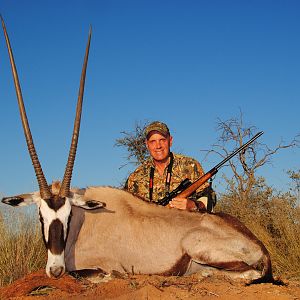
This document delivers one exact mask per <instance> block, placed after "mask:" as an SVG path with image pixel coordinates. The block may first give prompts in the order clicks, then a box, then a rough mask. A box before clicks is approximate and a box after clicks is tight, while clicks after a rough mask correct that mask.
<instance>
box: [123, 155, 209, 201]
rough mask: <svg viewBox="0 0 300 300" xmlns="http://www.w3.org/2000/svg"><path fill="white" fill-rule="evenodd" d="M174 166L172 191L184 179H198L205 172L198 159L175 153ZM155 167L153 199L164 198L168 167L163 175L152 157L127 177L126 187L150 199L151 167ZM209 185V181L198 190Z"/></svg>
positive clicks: (171, 183)
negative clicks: (156, 167)
mask: <svg viewBox="0 0 300 300" xmlns="http://www.w3.org/2000/svg"><path fill="white" fill-rule="evenodd" d="M173 156H174V160H173V167H172V176H171V182H170V191H172V190H174V189H175V188H177V186H178V185H179V184H180V183H181V181H183V180H184V179H186V178H188V179H190V180H191V181H192V182H194V181H195V180H197V179H198V178H199V177H201V176H202V175H203V174H204V171H203V169H202V167H201V165H200V163H199V162H198V161H196V160H195V159H193V158H190V157H187V156H184V155H180V154H175V153H174V154H173ZM151 167H153V168H154V177H153V201H155V202H156V201H158V200H160V199H162V198H163V197H164V196H165V194H166V192H167V191H166V176H167V167H166V168H165V170H164V173H163V175H162V176H161V175H160V174H159V173H158V171H157V170H156V169H155V165H154V163H153V160H152V158H151V157H150V158H148V159H147V160H146V161H145V162H144V163H143V164H141V165H140V166H139V167H138V168H137V169H136V170H135V171H134V172H133V173H131V174H130V175H129V177H128V179H127V182H126V185H125V189H127V190H128V191H129V192H131V193H133V194H135V195H138V196H140V197H142V198H144V199H146V200H148V201H150V200H149V181H150V169H151ZM207 186H208V183H205V184H203V185H202V186H201V187H200V188H199V189H198V190H197V192H199V191H201V190H203V189H204V188H206V187H207Z"/></svg>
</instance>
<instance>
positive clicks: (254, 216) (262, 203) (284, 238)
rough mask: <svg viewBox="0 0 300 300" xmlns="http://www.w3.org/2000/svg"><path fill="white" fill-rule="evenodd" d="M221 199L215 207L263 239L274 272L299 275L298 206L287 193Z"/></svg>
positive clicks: (292, 275)
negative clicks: (236, 219)
mask: <svg viewBox="0 0 300 300" xmlns="http://www.w3.org/2000/svg"><path fill="white" fill-rule="evenodd" d="M223 200H224V201H221V203H220V204H219V207H218V209H219V210H222V211H226V212H227V213H229V214H231V215H235V216H237V217H238V218H239V219H240V220H241V221H242V222H243V223H244V224H245V225H246V226H247V227H248V228H249V229H250V230H251V231H252V232H253V233H254V234H255V235H256V236H257V237H258V238H259V239H260V240H261V241H262V242H263V243H264V245H265V246H266V248H267V249H268V251H269V252H270V254H271V259H272V265H273V271H274V274H275V275H276V276H280V277H285V278H289V279H292V278H293V279H299V278H300V265H299V259H300V239H299V236H300V208H299V207H298V206H295V205H294V201H293V199H292V198H289V197H288V196H287V195H286V196H276V197H272V199H267V198H266V199H264V198H263V197H262V198H261V199H251V200H248V201H246V202H244V203H242V202H241V201H239V200H238V199H230V202H229V199H223ZM229 203H231V204H230V205H229ZM223 204H224V205H223Z"/></svg>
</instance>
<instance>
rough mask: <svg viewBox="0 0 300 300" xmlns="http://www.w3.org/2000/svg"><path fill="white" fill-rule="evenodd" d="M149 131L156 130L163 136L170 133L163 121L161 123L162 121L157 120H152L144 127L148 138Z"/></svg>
mask: <svg viewBox="0 0 300 300" xmlns="http://www.w3.org/2000/svg"><path fill="white" fill-rule="evenodd" d="M151 131H158V132H159V133H161V134H162V135H163V136H165V137H167V136H168V135H170V131H169V128H168V126H167V125H166V124H165V123H162V122H159V121H154V122H152V123H150V124H149V125H148V126H147V127H146V129H145V136H146V138H148V135H149V133H150V132H151Z"/></svg>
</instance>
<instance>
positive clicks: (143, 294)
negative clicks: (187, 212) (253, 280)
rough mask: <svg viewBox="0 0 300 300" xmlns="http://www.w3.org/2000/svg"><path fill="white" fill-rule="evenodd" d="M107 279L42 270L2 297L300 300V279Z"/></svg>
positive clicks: (8, 288) (1, 293) (5, 289)
mask: <svg viewBox="0 0 300 300" xmlns="http://www.w3.org/2000/svg"><path fill="white" fill-rule="evenodd" d="M104 279H105V278H104ZM103 281H104V282H103ZM103 281H102V282H100V283H91V282H90V281H86V280H85V279H82V278H77V279H75V278H74V277H72V276H70V275H64V276H63V277H62V278H60V279H49V278H48V277H47V276H46V274H45V271H44V270H40V271H39V272H36V273H32V274H29V275H27V276H25V277H24V278H21V279H19V280H17V281H15V282H13V283H12V284H11V285H9V286H6V287H3V288H1V289H0V299H1V300H2V299H20V300H29V299H34V300H38V299H44V300H55V299H57V300H58V299H73V300H77V299H78V300H79V299H118V300H143V299H145V300H146V299H147V300H152V299H153V300H154V299H155V300H156V299H161V300H167V299H177V300H179V299H189V300H194V299H233V300H235V299H268V300H269V299H300V281H287V280H284V279H283V280H282V282H283V284H280V285H276V284H270V283H263V284H253V285H245V283H243V282H236V281H232V280H229V279H228V278H224V277H208V278H200V277H199V276H197V275H196V274H194V275H191V276H187V277H163V276H156V275H151V276H149V275H130V276H126V277H123V278H113V279H110V280H108V281H107V282H105V281H106V280H103Z"/></svg>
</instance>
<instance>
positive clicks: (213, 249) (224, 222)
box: [65, 187, 272, 280]
mask: <svg viewBox="0 0 300 300" xmlns="http://www.w3.org/2000/svg"><path fill="white" fill-rule="evenodd" d="M84 198H86V199H93V200H98V201H101V202H104V203H105V204H106V206H105V208H101V209H98V210H96V211H93V212H85V211H84V210H82V209H80V208H76V207H75V208H74V207H73V216H72V219H71V223H70V232H69V237H68V242H67V247H66V252H65V260H66V267H67V270H69V271H73V270H80V269H97V268H99V269H101V270H103V271H104V272H106V273H110V272H112V271H113V270H116V271H119V272H123V273H124V272H129V273H131V272H133V273H136V274H161V275H184V274H189V273H193V272H196V271H199V270H202V269H203V268H204V269H205V267H214V268H216V269H222V270H224V271H231V273H230V272H226V273H227V275H228V274H229V275H232V277H240V278H245V279H251V280H254V279H258V278H262V277H264V278H269V279H270V278H271V277H272V275H271V262H270V257H269V254H268V252H267V250H266V248H265V247H264V245H263V244H262V243H261V242H260V241H259V240H258V239H257V238H256V237H255V236H254V235H253V234H252V233H251V232H250V231H249V230H248V229H247V228H246V227H245V226H244V225H243V224H242V223H240V222H239V221H238V220H237V219H235V218H233V217H231V216H228V215H225V214H219V215H218V214H208V213H191V212H186V211H179V210H176V209H168V208H164V207H160V206H156V205H154V204H153V205H151V204H149V203H148V202H144V201H141V199H139V198H137V197H135V196H133V195H131V194H130V193H128V192H126V191H123V190H119V189H115V188H110V187H91V188H88V189H87V190H86V192H85V195H84ZM81 225H82V226H81ZM80 226H81V229H80V232H79V234H78V236H77V233H78V230H79V227H80ZM224 273H225V272H224Z"/></svg>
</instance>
